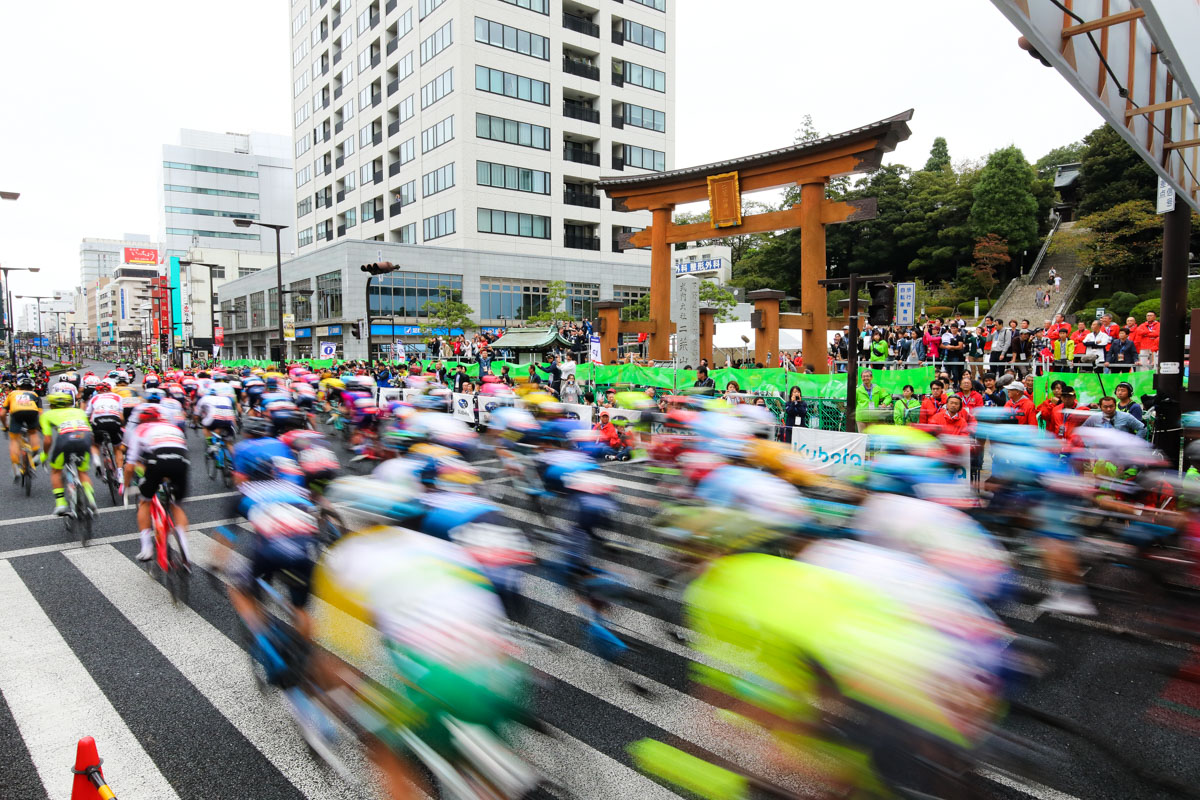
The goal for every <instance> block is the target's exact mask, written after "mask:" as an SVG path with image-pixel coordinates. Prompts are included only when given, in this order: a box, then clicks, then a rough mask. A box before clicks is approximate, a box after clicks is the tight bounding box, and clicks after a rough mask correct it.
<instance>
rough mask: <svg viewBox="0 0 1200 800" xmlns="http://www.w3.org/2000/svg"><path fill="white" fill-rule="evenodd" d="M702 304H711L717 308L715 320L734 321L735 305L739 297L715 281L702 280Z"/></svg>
mask: <svg viewBox="0 0 1200 800" xmlns="http://www.w3.org/2000/svg"><path fill="white" fill-rule="evenodd" d="M700 305H701V306H711V307H712V308H715V309H716V310H717V313H716V317H715V321H717V322H732V321H733V307H734V306H736V305H737V298H736V297H734V296H733V292H731V291H729V290H728V289H726V288H725V287H723V286H721V285H720V284H718V283H716V282H714V281H700Z"/></svg>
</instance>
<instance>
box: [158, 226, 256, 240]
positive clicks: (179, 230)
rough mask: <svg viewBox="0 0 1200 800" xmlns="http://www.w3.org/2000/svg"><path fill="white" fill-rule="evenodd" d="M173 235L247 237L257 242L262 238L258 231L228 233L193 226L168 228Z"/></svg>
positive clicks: (221, 237)
mask: <svg viewBox="0 0 1200 800" xmlns="http://www.w3.org/2000/svg"><path fill="white" fill-rule="evenodd" d="M167 233H168V234H170V235H172V236H203V237H206V238H208V239H246V240H248V241H253V242H257V241H259V239H260V238H261V237H260V236H259V235H258V234H257V233H227V232H226V231H197V230H192V229H191V228H167Z"/></svg>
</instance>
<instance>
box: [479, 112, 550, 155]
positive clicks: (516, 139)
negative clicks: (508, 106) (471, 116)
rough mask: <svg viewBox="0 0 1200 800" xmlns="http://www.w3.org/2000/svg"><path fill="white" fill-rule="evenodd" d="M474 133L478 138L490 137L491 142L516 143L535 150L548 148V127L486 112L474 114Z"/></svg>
mask: <svg viewBox="0 0 1200 800" xmlns="http://www.w3.org/2000/svg"><path fill="white" fill-rule="evenodd" d="M475 135H476V136H478V137H479V138H480V139H491V140H492V141H493V142H505V143H507V144H517V145H521V146H522V147H532V148H535V149H537V150H549V149H550V129H549V128H545V127H542V126H541V125H533V124H531V123H529V122H517V121H516V120H514V119H504V118H503V117H493V116H490V115H488V114H476V115H475Z"/></svg>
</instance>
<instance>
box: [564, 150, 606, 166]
mask: <svg viewBox="0 0 1200 800" xmlns="http://www.w3.org/2000/svg"><path fill="white" fill-rule="evenodd" d="M563 158H565V159H566V160H567V161H574V162H575V163H576V164H591V165H592V166H593V167H598V166H600V154H599V153H591V152H588V151H587V150H584V149H583V148H580V147H564V148H563Z"/></svg>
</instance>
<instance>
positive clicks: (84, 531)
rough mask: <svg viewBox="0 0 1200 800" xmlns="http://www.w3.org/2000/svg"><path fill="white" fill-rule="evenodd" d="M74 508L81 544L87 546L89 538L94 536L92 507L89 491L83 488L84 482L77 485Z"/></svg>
mask: <svg viewBox="0 0 1200 800" xmlns="http://www.w3.org/2000/svg"><path fill="white" fill-rule="evenodd" d="M74 509H75V527H76V529H77V530H78V531H79V544H80V546H82V547H87V543H88V540H89V539H91V538H92V507H91V506H90V505H89V504H88V499H87V492H85V491H84V490H83V484H82V483H80V484H79V485H78V486H76V487H75V503H74ZM68 516H69V515H68Z"/></svg>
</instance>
